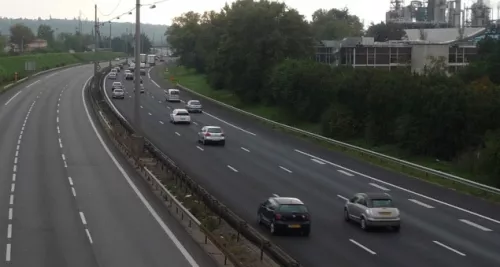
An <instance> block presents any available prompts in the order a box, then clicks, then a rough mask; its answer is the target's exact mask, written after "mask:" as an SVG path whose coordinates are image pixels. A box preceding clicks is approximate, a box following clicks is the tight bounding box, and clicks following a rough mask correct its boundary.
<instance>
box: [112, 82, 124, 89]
mask: <svg viewBox="0 0 500 267" xmlns="http://www.w3.org/2000/svg"><path fill="white" fill-rule="evenodd" d="M115 89H123V84H122V83H121V82H113V84H112V85H111V91H114V90H115Z"/></svg>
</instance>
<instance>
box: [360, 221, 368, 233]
mask: <svg viewBox="0 0 500 267" xmlns="http://www.w3.org/2000/svg"><path fill="white" fill-rule="evenodd" d="M361 229H363V230H365V231H367V230H368V225H366V220H365V218H361Z"/></svg>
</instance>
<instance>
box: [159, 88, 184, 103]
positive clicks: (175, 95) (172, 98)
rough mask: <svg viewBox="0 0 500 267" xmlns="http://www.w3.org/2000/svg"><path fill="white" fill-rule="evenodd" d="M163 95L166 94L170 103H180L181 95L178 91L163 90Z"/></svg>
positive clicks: (166, 98) (166, 99)
mask: <svg viewBox="0 0 500 267" xmlns="http://www.w3.org/2000/svg"><path fill="white" fill-rule="evenodd" d="M163 93H164V94H165V101H168V102H180V101H181V98H180V96H179V95H180V93H179V90H178V89H167V90H163Z"/></svg>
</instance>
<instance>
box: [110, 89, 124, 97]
mask: <svg viewBox="0 0 500 267" xmlns="http://www.w3.org/2000/svg"><path fill="white" fill-rule="evenodd" d="M112 98H118V99H124V98H125V91H123V89H120V88H116V89H115V90H113V93H112Z"/></svg>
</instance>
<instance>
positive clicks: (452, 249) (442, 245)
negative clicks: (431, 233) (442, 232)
mask: <svg viewBox="0 0 500 267" xmlns="http://www.w3.org/2000/svg"><path fill="white" fill-rule="evenodd" d="M432 242H434V244H436V245H439V246H441V247H443V248H445V249H448V250H449V251H453V252H455V253H457V254H458V255H460V256H466V255H465V254H464V253H462V252H460V251H458V250H456V249H454V248H452V247H449V246H447V245H445V244H443V243H441V242H438V241H432Z"/></svg>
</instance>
